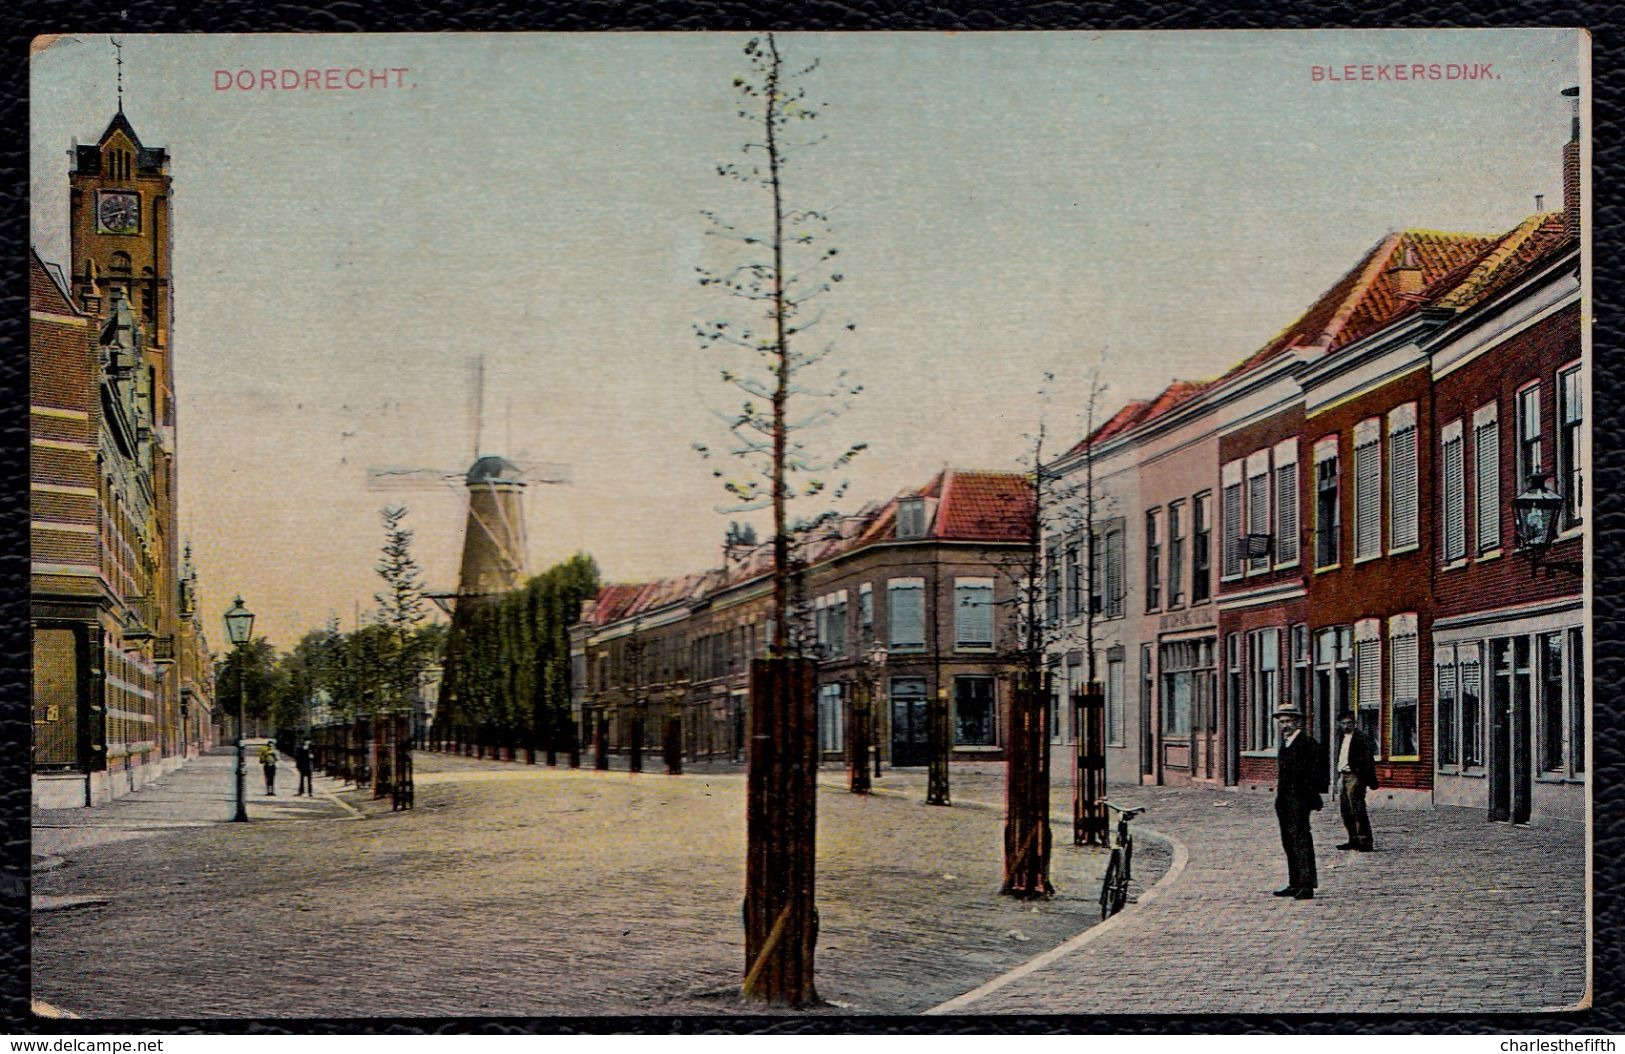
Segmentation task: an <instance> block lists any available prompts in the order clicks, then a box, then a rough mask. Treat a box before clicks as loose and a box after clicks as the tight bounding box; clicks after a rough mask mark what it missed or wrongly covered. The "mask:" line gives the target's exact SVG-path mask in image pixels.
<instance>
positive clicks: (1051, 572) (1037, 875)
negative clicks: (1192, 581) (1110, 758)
mask: <svg viewBox="0 0 1625 1054" xmlns="http://www.w3.org/2000/svg"><path fill="white" fill-rule="evenodd" d="M1054 380H1055V376H1054V374H1052V373H1046V374H1045V375H1044V383H1043V385H1042V386H1041V387H1040V389H1039V392H1038V394H1039V396H1040V398H1041V400H1043V401H1044V402H1046V403H1047V402H1048V399H1049V388H1050V386H1051V385H1052V384H1053V383H1054ZM1104 391H1105V386H1104V385H1103V384H1102V383H1100V381H1099V378H1098V373H1094V374H1091V376H1090V379H1089V390H1088V395H1087V397H1086V401H1085V405H1084V408H1083V410H1082V413H1081V414H1080V416H1081V417H1082V418H1083V422H1082V423H1083V426H1084V435H1085V439H1084V442H1085V443H1087V442H1088V441H1089V440H1088V437H1089V436H1090V435H1092V434H1093V430H1094V424H1093V422H1094V417H1095V410H1096V407H1097V405H1098V401H1099V399H1100V397H1101V395H1102V394H1103V393H1104ZM1024 438H1025V439H1026V441H1027V443H1028V448H1027V451H1026V452H1025V454H1024V455H1023V457H1022V462H1023V464H1024V467H1025V468H1026V470H1027V473H1028V477H1029V479H1030V481H1031V488H1032V489H1031V492H1030V499H1031V500H1030V504H1029V505H1028V506H1027V507H1025V508H1024V509H1023V510H1022V515H1023V517H1024V522H1023V526H1024V528H1025V533H1026V536H1027V537H1026V540H1027V543H1028V544H1027V546H1026V547H1025V549H1024V551H1023V552H1022V554H1021V555H1020V556H1019V557H1017V558H1013V559H1009V560H1005V561H1002V562H997V561H996V562H995V567H996V568H998V569H999V570H1000V571H1002V573H1003V574H1004V576H1005V577H1006V579H1007V581H1008V582H1009V584H1010V585H1012V586H1013V587H1014V588H1013V589H1011V590H1010V595H1011V596H1012V600H1011V601H1009V602H1008V606H1009V618H1010V620H1011V622H1012V623H1013V626H1012V629H1013V632H1012V633H1010V634H1009V635H1008V636H1007V637H1006V639H1007V640H1013V641H1014V642H1015V643H1014V647H1012V648H1006V649H1004V650H1003V652H1002V654H1001V659H1002V661H1003V662H1004V663H1005V665H1006V666H1007V667H1009V668H1010V669H1012V670H1013V672H1014V675H1015V676H1014V690H1013V693H1012V697H1011V727H1010V729H1009V730H1008V733H1007V744H1006V756H1007V759H1008V760H1007V777H1006V779H1007V783H1006V794H1005V857H1004V880H1003V884H1002V886H1001V889H1000V892H1002V893H1005V894H1007V895H1010V896H1014V897H1018V898H1033V897H1047V896H1049V895H1051V894H1052V893H1053V892H1054V887H1053V885H1052V884H1051V882H1050V878H1049V860H1050V846H1051V832H1050V824H1049V794H1050V765H1049V740H1050V737H1051V735H1052V734H1053V729H1052V728H1051V721H1052V719H1053V718H1052V714H1051V708H1050V696H1051V692H1052V690H1053V686H1052V684H1051V676H1050V674H1049V666H1050V662H1051V658H1052V656H1054V655H1056V654H1057V653H1058V652H1060V651H1062V650H1064V649H1065V647H1066V646H1067V645H1068V644H1070V643H1071V632H1072V631H1071V630H1070V628H1069V627H1068V625H1067V622H1068V616H1070V615H1074V614H1081V616H1082V619H1083V623H1084V634H1085V645H1084V646H1085V648H1086V649H1087V650H1088V651H1089V652H1090V654H1091V658H1090V663H1091V666H1090V679H1091V682H1092V681H1093V677H1094V671H1093V655H1092V653H1093V646H1094V642H1093V627H1094V619H1095V617H1096V614H1097V613H1096V612H1095V610H1094V606H1093V604H1092V603H1088V602H1085V603H1084V604H1083V605H1082V608H1081V611H1072V610H1063V604H1065V605H1067V606H1068V607H1070V604H1071V602H1070V601H1068V600H1067V599H1066V598H1068V597H1074V599H1075V594H1076V593H1077V592H1078V590H1079V589H1080V584H1079V583H1077V582H1076V581H1072V580H1063V578H1062V575H1063V572H1064V573H1065V574H1066V575H1068V576H1071V575H1074V574H1075V573H1076V570H1075V568H1076V566H1077V557H1076V555H1073V556H1071V557H1070V558H1068V557H1067V556H1066V554H1067V553H1068V552H1069V551H1070V548H1071V547H1075V546H1076V545H1078V544H1079V542H1080V541H1081V543H1082V544H1083V545H1084V546H1085V547H1086V550H1087V551H1088V552H1089V553H1090V554H1091V561H1092V554H1093V539H1094V535H1095V519H1094V518H1095V508H1096V502H1095V495H1094V486H1093V477H1092V474H1091V473H1092V466H1087V465H1086V475H1085V478H1084V480H1083V481H1082V482H1081V483H1080V482H1077V481H1074V480H1073V479H1070V478H1069V477H1068V475H1067V474H1066V473H1065V472H1064V471H1062V470H1061V468H1060V467H1059V466H1060V464H1061V463H1062V462H1065V461H1066V460H1068V456H1069V453H1076V452H1077V448H1073V450H1072V451H1071V452H1067V451H1063V452H1062V454H1061V455H1060V456H1056V455H1055V454H1054V453H1052V451H1051V449H1050V429H1049V423H1048V419H1047V415H1046V414H1045V413H1041V414H1040V416H1039V419H1038V422H1037V424H1036V426H1035V427H1034V428H1033V430H1032V431H1031V432H1028V433H1026V434H1025V435H1024ZM1078 807H1079V804H1078V800H1076V798H1075V801H1074V814H1075V816H1076V813H1077V809H1078ZM1074 826H1076V824H1074Z"/></svg>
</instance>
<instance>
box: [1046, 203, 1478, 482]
mask: <svg viewBox="0 0 1625 1054" xmlns="http://www.w3.org/2000/svg"><path fill="white" fill-rule="evenodd" d="M1499 243H1500V240H1498V239H1496V238H1494V237H1493V236H1489V235H1482V234H1460V233H1451V232H1445V231H1430V230H1407V231H1399V232H1396V233H1393V234H1390V235H1388V236H1387V237H1385V238H1383V239H1382V240H1381V241H1379V242H1378V243H1377V244H1376V245H1374V246H1372V247H1371V249H1370V250H1368V251H1367V252H1366V254H1365V255H1364V256H1362V257H1361V258H1360V261H1359V263H1357V264H1355V265H1354V267H1353V268H1351V269H1350V270H1349V271H1348V273H1346V274H1345V275H1343V277H1341V278H1339V279H1338V280H1337V281H1336V282H1334V283H1333V284H1332V286H1331V288H1330V289H1328V290H1326V292H1324V293H1322V294H1321V295H1320V297H1319V298H1317V299H1316V300H1315V302H1314V303H1313V304H1311V305H1310V307H1309V309H1308V310H1307V311H1305V312H1304V313H1303V314H1302V315H1300V316H1298V318H1297V319H1296V320H1295V321H1294V322H1293V323H1292V324H1291V325H1290V326H1287V327H1286V328H1285V329H1283V330H1282V331H1281V332H1280V333H1278V334H1276V336H1275V337H1274V338H1273V339H1271V340H1270V341H1269V342H1268V343H1266V344H1265V345H1264V346H1263V347H1261V348H1259V349H1258V350H1257V351H1255V352H1253V353H1252V354H1251V355H1249V356H1247V357H1246V358H1245V359H1243V360H1241V361H1240V362H1238V363H1236V364H1235V365H1234V366H1232V367H1231V368H1230V369H1228V370H1226V371H1225V372H1224V373H1222V374H1220V375H1219V376H1218V377H1217V378H1214V379H1213V380H1209V381H1174V382H1173V383H1172V384H1170V385H1169V386H1168V387H1167V388H1164V389H1163V390H1162V391H1161V392H1160V393H1159V394H1158V395H1157V396H1156V397H1155V398H1152V399H1147V400H1142V401H1136V402H1132V403H1129V404H1128V405H1127V406H1125V407H1124V408H1123V409H1122V410H1119V411H1118V412H1117V414H1116V415H1115V416H1114V417H1113V418H1112V419H1111V420H1109V421H1107V422H1106V423H1105V424H1104V425H1102V426H1101V427H1100V428H1098V429H1096V430H1095V432H1094V434H1093V435H1092V436H1091V437H1090V438H1088V439H1085V440H1083V441H1081V442H1079V443H1078V444H1077V445H1076V446H1074V447H1073V448H1072V452H1073V453H1076V452H1078V451H1081V450H1083V449H1084V448H1085V447H1086V446H1087V445H1088V444H1089V443H1090V442H1093V443H1100V442H1102V441H1104V440H1106V439H1110V438H1112V437H1113V436H1117V435H1121V434H1122V433H1124V432H1127V431H1129V430H1131V429H1134V428H1138V427H1140V426H1142V425H1145V424H1147V423H1149V422H1151V421H1154V420H1156V419H1158V418H1160V417H1162V416H1164V415H1165V414H1167V413H1169V412H1170V411H1172V410H1174V409H1175V408H1176V407H1178V406H1181V405H1183V404H1184V403H1186V402H1189V401H1190V400H1191V399H1193V398H1195V397H1196V396H1198V395H1200V394H1201V393H1203V392H1205V391H1207V390H1208V389H1210V388H1213V387H1215V386H1216V385H1218V384H1219V383H1220V382H1222V381H1226V380H1229V379H1230V378H1232V377H1237V376H1240V375H1242V374H1244V373H1247V372H1249V371H1251V370H1253V369H1256V368H1258V367H1259V366H1262V365H1264V364H1265V363H1267V362H1270V361H1272V360H1274V359H1275V358H1277V357H1279V356H1280V355H1283V354H1286V353H1287V352H1289V351H1291V350H1292V349H1293V348H1311V349H1316V350H1317V351H1318V352H1320V353H1322V354H1324V353H1326V352H1331V351H1336V350H1337V349H1339V348H1341V347H1344V346H1345V345H1347V344H1349V343H1352V342H1353V341H1356V340H1359V339H1360V338H1362V337H1366V336H1369V335H1370V334H1372V333H1374V332H1376V331H1377V330H1379V329H1381V328H1382V327H1383V326H1386V325H1388V324H1389V323H1391V322H1393V321H1394V320H1395V319H1397V318H1400V317H1402V316H1404V315H1406V314H1409V313H1410V312H1412V311H1414V310H1416V309H1417V308H1419V307H1421V306H1422V305H1423V304H1425V303H1426V302H1427V300H1428V299H1429V298H1430V297H1431V295H1432V289H1433V287H1434V286H1435V285H1437V284H1438V283H1440V282H1441V280H1443V279H1444V278H1446V277H1447V276H1449V275H1454V274H1457V273H1458V272H1461V271H1462V269H1463V268H1467V269H1469V270H1470V269H1471V267H1472V266H1473V265H1474V264H1476V263H1477V262H1478V261H1480V260H1482V259H1483V258H1484V257H1485V255H1486V254H1487V253H1491V252H1492V251H1493V249H1494V248H1495V247H1496V246H1497V245H1498V244H1499ZM1406 264H1409V265H1410V266H1412V267H1414V268H1416V269H1418V270H1420V271H1421V275H1420V279H1421V281H1420V284H1421V287H1422V290H1423V292H1422V294H1420V295H1411V294H1407V293H1405V292H1403V291H1402V290H1401V286H1400V282H1401V278H1400V274H1399V272H1400V271H1401V270H1402V269H1404V266H1405V265H1406Z"/></svg>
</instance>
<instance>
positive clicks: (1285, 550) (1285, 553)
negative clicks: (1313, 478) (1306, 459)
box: [1275, 462, 1298, 564]
mask: <svg viewBox="0 0 1625 1054" xmlns="http://www.w3.org/2000/svg"><path fill="white" fill-rule="evenodd" d="M1297 560H1298V466H1297V463H1296V462H1294V463H1292V464H1290V465H1280V466H1278V467H1277V468H1276V470H1275V562H1276V563H1280V564H1291V563H1296V562H1297Z"/></svg>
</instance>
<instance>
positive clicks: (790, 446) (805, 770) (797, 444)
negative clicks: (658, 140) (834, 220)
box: [695, 33, 863, 1006]
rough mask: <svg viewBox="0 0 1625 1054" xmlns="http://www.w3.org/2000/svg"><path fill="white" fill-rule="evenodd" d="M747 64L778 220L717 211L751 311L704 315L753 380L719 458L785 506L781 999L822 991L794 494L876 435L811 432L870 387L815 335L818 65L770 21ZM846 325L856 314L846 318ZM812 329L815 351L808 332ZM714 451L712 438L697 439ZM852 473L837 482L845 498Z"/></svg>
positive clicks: (778, 630)
mask: <svg viewBox="0 0 1625 1054" xmlns="http://www.w3.org/2000/svg"><path fill="white" fill-rule="evenodd" d="M744 50H745V56H746V58H747V59H748V61H749V63H750V70H749V72H748V73H747V74H745V75H743V76H739V77H735V78H734V81H733V86H734V89H735V91H736V92H737V93H738V108H737V111H736V112H737V113H738V116H739V117H740V119H741V120H742V121H744V122H745V123H746V124H747V125H748V126H749V128H750V133H749V135H748V137H747V140H746V142H745V143H744V145H743V146H742V148H741V150H742V153H743V154H744V155H745V157H744V160H742V161H734V162H724V163H721V164H719V165H718V166H717V172H718V174H719V175H721V176H723V177H724V178H726V179H729V180H732V181H737V182H738V183H739V184H741V185H742V186H744V187H745V188H749V189H750V190H753V191H757V192H760V193H761V194H762V195H764V196H765V197H766V199H767V201H766V205H767V208H766V209H765V210H764V211H765V212H766V220H767V222H766V224H765V225H761V226H758V225H756V224H751V225H744V224H735V223H730V222H727V221H725V220H723V219H722V218H721V217H720V216H719V215H718V214H717V213H715V212H707V213H706V214H705V215H706V217H707V219H708V220H709V221H710V224H711V226H710V229H709V230H708V231H707V232H706V233H707V234H708V235H710V236H712V237H713V238H715V239H718V240H719V241H721V242H722V243H724V244H726V245H727V246H728V247H729V248H730V251H731V255H732V256H733V260H732V262H730V263H729V264H727V265H725V266H720V267H716V268H707V267H699V268H697V270H698V272H699V282H700V284H701V285H702V286H706V287H715V288H719V289H721V290H722V291H723V292H725V293H726V294H727V295H728V296H729V297H730V298H732V299H734V300H737V301H742V302H743V305H744V307H745V308H746V309H747V313H746V314H745V317H744V318H743V320H741V321H737V322H736V321H734V320H730V319H728V318H714V319H711V320H708V321H706V322H703V323H700V324H698V325H696V327H695V332H696V334H697V335H698V337H699V340H700V343H701V345H702V346H703V347H705V348H723V349H727V350H729V351H730V352H732V353H733V354H732V356H731V358H732V360H734V361H732V362H730V364H729V365H727V366H726V367H724V368H723V370H722V379H723V380H724V382H726V383H727V384H729V385H731V386H732V387H734V388H735V389H737V390H738V391H739V392H740V393H742V396H743V398H742V400H741V402H740V405H739V408H738V409H737V410H736V411H734V412H733V413H731V414H726V415H724V416H723V420H724V422H725V424H726V426H727V429H728V431H729V434H730V436H731V441H730V446H729V448H728V449H727V451H726V453H727V455H729V456H730V457H731V458H732V459H734V461H733V463H734V464H735V465H736V466H738V469H737V471H734V470H730V469H728V468H725V467H721V466H718V467H715V468H714V469H713V475H714V476H715V477H716V478H718V479H719V480H721V481H722V485H723V487H724V489H725V490H726V491H727V493H728V494H729V495H730V496H731V497H732V499H733V500H734V502H735V504H734V505H733V506H732V507H731V508H730V509H728V510H725V511H732V512H740V511H747V510H754V509H760V508H766V507H771V509H772V516H773V538H772V545H773V565H772V566H773V632H772V642H771V648H770V658H769V659H768V660H766V661H757V662H755V663H753V664H752V667H751V703H750V714H751V750H750V755H749V758H748V767H747V798H746V868H745V909H744V914H745V976H744V981H743V983H742V985H741V992H742V994H743V996H744V997H745V998H746V999H747V1000H751V1001H754V1002H762V1003H768V1004H771V1005H779V1006H805V1005H808V1004H811V1003H814V1002H816V1001H817V998H818V997H817V992H816V989H815V987H814V984H813V951H814V948H815V945H816V943H817V930H818V921H817V913H816V911H815V910H814V906H813V887H814V877H815V876H814V864H815V851H814V847H815V831H816V824H817V816H816V809H815V797H814V796H815V792H816V783H815V776H816V770H817V739H816V724H815V720H814V692H815V686H816V671H815V668H814V666H813V664H812V663H811V662H809V661H807V660H806V659H805V658H802V657H800V656H796V655H795V654H794V653H795V652H797V651H799V649H798V648H796V647H795V638H796V636H798V635H797V634H795V633H794V632H793V626H792V622H793V614H792V609H793V607H794V603H793V601H794V597H793V593H794V592H795V589H796V579H797V570H796V566H795V563H796V561H795V559H794V553H793V549H794V547H795V542H794V539H793V535H794V534H795V531H794V530H793V529H792V526H791V524H790V521H789V517H788V512H787V505H788V503H789V502H790V501H791V500H793V499H795V498H809V497H812V496H815V495H820V494H825V493H826V490H827V489H828V487H827V482H826V478H825V477H826V474H827V473H830V472H838V471H839V470H841V469H842V468H844V467H845V466H846V465H847V464H848V463H849V462H850V461H851V460H852V458H854V457H855V456H857V454H858V452H859V451H861V450H862V449H863V444H861V443H856V444H852V445H850V446H846V447H844V449H842V450H841V451H840V453H838V454H836V455H834V456H833V457H830V458H827V459H826V458H823V457H821V456H820V455H819V454H818V453H817V452H816V451H815V450H814V449H813V448H812V447H811V446H810V445H809V443H808V438H809V437H808V436H807V433H808V432H810V431H813V430H815V429H818V428H820V427H823V426H825V425H828V424H829V423H830V422H831V421H833V420H834V419H835V418H836V417H837V416H838V415H839V413H840V411H841V410H842V409H843V408H844V407H845V405H846V403H847V401H848V400H849V399H850V398H851V397H853V396H855V395H857V394H858V392H859V391H860V387H859V386H858V385H856V384H854V383H852V382H851V381H850V380H849V379H848V377H847V375H846V372H845V371H844V370H834V369H833V368H832V366H831V364H830V361H829V360H830V355H831V354H832V352H833V350H834V343H833V341H832V340H828V339H823V338H822V337H821V336H820V337H817V338H814V337H813V331H814V330H816V329H818V328H819V327H820V326H822V325H823V324H824V322H825V314H824V308H823V298H824V297H825V296H826V295H827V294H828V293H829V292H830V291H831V290H832V289H833V288H834V287H835V285H837V284H838V283H839V282H840V281H841V280H842V277H843V276H842V274H841V271H840V269H839V267H838V266H837V264H836V257H837V256H838V255H839V250H838V249H837V248H836V247H835V246H833V245H829V244H827V239H828V227H829V217H828V215H827V214H826V213H825V212H822V211H820V210H817V209H813V208H807V207H804V206H801V205H798V204H795V203H793V202H792V201H791V200H790V195H789V193H788V183H787V180H786V175H787V173H788V171H789V170H790V169H791V167H792V165H793V163H794V161H795V159H796V158H797V157H798V156H799V155H800V154H801V153H802V152H803V151H805V150H807V149H809V148H810V147H812V146H813V145H815V144H816V143H817V142H818V141H819V138H818V137H814V136H810V135H809V134H808V131H809V130H808V125H809V123H810V122H812V121H813V120H815V119H816V118H817V117H818V115H819V110H820V108H819V106H817V105H815V104H813V103H811V102H809V100H808V98H807V92H806V89H805V87H803V86H802V83H801V82H802V80H803V78H805V77H806V76H807V75H808V74H810V73H812V72H813V71H814V70H815V69H816V68H817V66H818V63H817V62H816V61H815V62H812V63H809V64H807V65H805V66H800V67H787V66H786V64H785V61H784V56H783V54H782V53H781V51H780V49H779V43H778V40H777V39H776V38H775V37H774V36H773V35H772V34H771V33H770V34H767V35H766V36H763V37H757V38H752V39H751V40H750V42H749V43H747V44H746V45H745V49H744ZM845 328H846V329H847V330H851V329H852V328H854V327H853V325H852V324H851V323H850V322H848V323H846V324H845ZM809 339H810V340H812V346H811V348H810V350H809V348H808V347H807V344H806V342H807V341H808V340H809ZM695 447H696V449H697V450H699V452H700V454H701V455H702V456H703V457H708V458H709V457H710V456H711V454H712V452H711V450H710V449H709V448H708V447H707V446H705V445H703V444H695ZM842 490H844V486H838V487H836V488H834V494H835V496H836V497H838V496H839V494H840V493H841V491H842Z"/></svg>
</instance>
